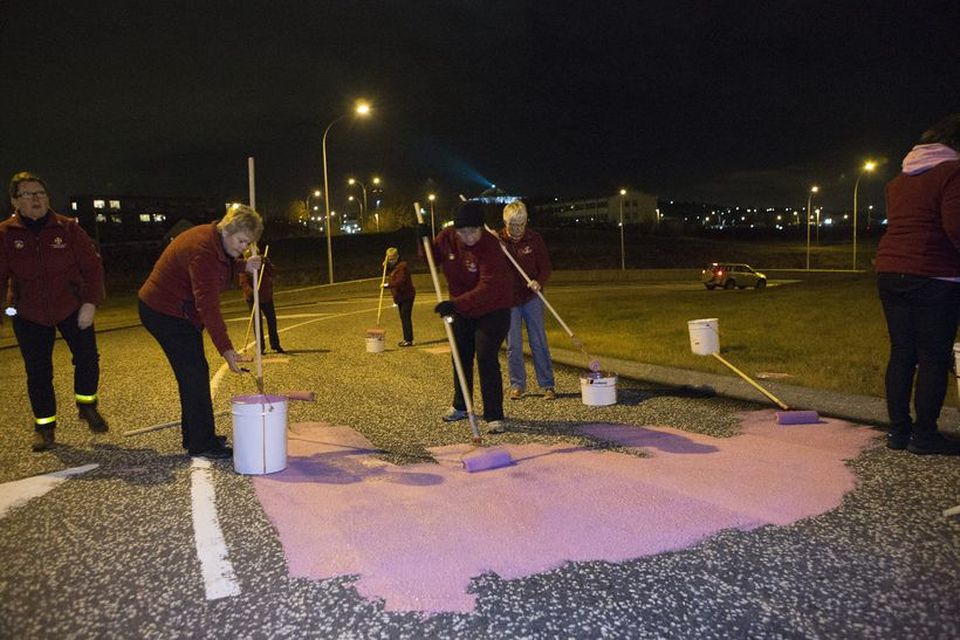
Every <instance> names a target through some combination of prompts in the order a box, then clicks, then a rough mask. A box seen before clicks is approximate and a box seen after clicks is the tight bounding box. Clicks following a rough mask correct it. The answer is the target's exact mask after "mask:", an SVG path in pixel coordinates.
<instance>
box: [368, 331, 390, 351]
mask: <svg viewBox="0 0 960 640" xmlns="http://www.w3.org/2000/svg"><path fill="white" fill-rule="evenodd" d="M386 337H387V331H386V329H367V353H382V352H383V350H384V348H386V344H387V340H386Z"/></svg>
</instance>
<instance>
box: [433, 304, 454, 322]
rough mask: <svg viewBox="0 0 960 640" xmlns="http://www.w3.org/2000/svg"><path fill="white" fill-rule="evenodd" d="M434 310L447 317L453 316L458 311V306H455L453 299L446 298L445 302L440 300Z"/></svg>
mask: <svg viewBox="0 0 960 640" xmlns="http://www.w3.org/2000/svg"><path fill="white" fill-rule="evenodd" d="M433 310H434V311H436V312H437V313H439V314H440V315H441V316H443V317H444V318H446V317H447V316H452V315H453V314H454V313H456V312H457V307H456V306H454V304H453V301H451V300H444V301H443V302H438V303H437V306H435V307H434V308H433Z"/></svg>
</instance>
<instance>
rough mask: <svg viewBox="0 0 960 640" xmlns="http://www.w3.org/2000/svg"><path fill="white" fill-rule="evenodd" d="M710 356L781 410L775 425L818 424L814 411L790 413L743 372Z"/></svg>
mask: <svg viewBox="0 0 960 640" xmlns="http://www.w3.org/2000/svg"><path fill="white" fill-rule="evenodd" d="M710 355H712V356H713V357H714V358H716V359H717V360H719V361H720V362H721V363H723V364H724V365H725V366H726V367H727V368H729V369H730V370H731V371H733V372H734V373H735V374H737V375H738V376H740V377H741V378H743V379H744V380H746V381H747V382H749V383H750V384H751V385H752V386H753V387H754V388H755V389H756V390H757V391H759V392H760V393H762V394H763V395H765V396H766V397H768V398H769V399H771V400H773V402H774V403H775V404H776V405H777V406H778V407H780V408H781V409H783V411H778V412H777V424H813V423H816V422H820V415H819V414H818V413H817V412H816V411H792V410H791V409H790V407H789V406H787V404H786V403H785V402H783V401H782V400H781V399H780V398H778V397H777V396H775V395H773V394H772V393H770V392H769V391H767V390H766V389H764V388H763V387H761V386H760V385H759V384H757V383H756V382H754V381H753V380H752V379H751V378H750V376H748V375H747V374H745V373H744V372H743V371H740V369H737V368H736V367H735V366H733V364H731V363H730V362H728V361H727V360H726V359H725V358H724V357H723V356H721V355H720V354H719V353H717V352H713V353H711V354H710Z"/></svg>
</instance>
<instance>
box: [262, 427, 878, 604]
mask: <svg viewBox="0 0 960 640" xmlns="http://www.w3.org/2000/svg"><path fill="white" fill-rule="evenodd" d="M774 420H775V417H774V414H773V412H768V411H762V412H753V413H749V414H745V415H744V421H743V434H742V435H739V436H736V437H733V438H712V437H709V436H703V435H697V434H692V433H688V432H685V431H680V430H676V429H670V428H667V427H657V428H655V429H654V428H648V427H634V426H630V425H619V424H597V425H589V426H586V427H584V428H583V430H582V431H583V433H584V434H586V435H591V436H593V437H596V438H600V439H603V440H608V441H612V442H617V443H620V444H622V445H624V446H626V447H630V448H633V447H636V448H640V449H642V450H643V451H644V452H645V453H646V454H647V456H648V457H637V456H632V455H627V454H623V453H614V452H609V451H596V450H587V449H584V448H582V447H577V446H572V445H571V446H563V445H553V446H546V445H537V444H529V445H517V446H510V447H508V448H509V451H510V453H511V454H512V456H513V458H514V460H515V461H516V464H515V465H514V466H511V467H506V468H501V469H495V470H491V471H484V472H480V473H472V474H471V473H467V472H465V471H464V470H463V469H462V467H461V466H460V462H459V458H460V456H461V455H463V454H464V453H465V452H467V451H469V450H470V447H469V446H466V445H463V446H451V447H440V448H437V449H433V450H431V452H432V453H433V454H434V455H435V457H436V458H437V461H438V462H439V464H436V465H434V464H418V465H409V466H396V465H392V464H389V463H386V462H383V461H381V460H378V459H376V458H375V457H374V456H373V454H374V453H375V452H374V449H373V447H372V446H371V445H370V443H369V442H367V441H366V440H365V439H364V438H363V436H361V435H359V434H358V433H356V432H355V431H353V430H352V429H350V428H349V427H342V426H329V425H325V424H323V423H306V424H300V425H295V427H294V433H293V434H292V435H291V439H290V442H289V446H288V454H289V458H288V467H287V469H286V470H284V471H282V472H280V473H276V474H273V475H269V476H258V477H255V478H254V479H253V482H254V487H255V488H256V492H257V495H258V497H259V498H260V500H261V502H262V504H263V505H264V509H265V511H266V513H267V515H268V516H269V518H270V519H271V521H272V522H273V523H274V525H275V526H276V528H277V530H278V532H279V535H280V539H281V542H282V544H283V547H284V551H285V553H286V557H287V561H288V564H289V568H290V573H291V575H293V576H297V577H307V578H315V579H321V578H330V577H334V576H341V575H354V576H357V582H356V588H357V590H358V591H359V592H360V593H361V594H362V595H364V596H365V597H368V598H382V599H383V600H384V601H385V606H386V608H387V609H388V610H399V611H424V612H431V613H433V612H443V611H471V610H473V608H474V596H473V595H472V594H470V593H468V592H467V590H468V588H469V584H470V579H471V578H472V577H475V576H479V575H481V574H483V573H486V572H495V573H497V574H498V575H500V576H501V577H503V578H505V579H511V578H517V577H521V576H527V575H531V574H534V573H539V572H543V571H547V570H549V569H552V568H555V567H557V566H560V565H562V564H563V563H565V562H569V561H586V560H606V561H610V562H619V561H623V560H627V559H630V558H636V557H639V556H643V555H649V554H655V553H660V552H664V551H670V550H676V549H683V548H685V547H688V546H691V545H693V544H696V543H697V542H699V541H701V540H703V539H704V538H707V537H709V536H710V535H713V534H715V533H717V532H718V531H721V530H723V529H728V528H731V527H735V528H738V529H742V530H749V529H753V528H756V527H759V526H762V525H765V524H776V525H785V524H789V523H791V522H795V521H797V520H799V519H801V518H805V517H810V516H815V515H818V514H820V513H823V512H825V511H828V510H830V509H833V508H835V507H837V506H838V505H839V504H840V501H841V499H842V497H843V495H844V494H845V493H846V492H848V491H850V490H851V489H853V487H854V486H855V483H856V478H855V477H854V475H853V473H852V472H851V471H850V470H849V469H848V468H847V467H846V466H845V465H844V462H843V461H844V460H847V459H850V458H853V457H855V456H856V455H857V454H858V453H859V452H860V450H861V449H862V448H863V447H864V446H865V445H866V444H867V443H868V442H869V441H870V440H871V439H872V438H873V437H875V435H876V432H874V431H871V430H870V429H867V428H864V427H856V426H853V425H850V424H848V423H845V422H842V421H837V420H827V421H825V422H824V423H821V424H814V425H802V426H790V427H784V426H777V425H776V424H774Z"/></svg>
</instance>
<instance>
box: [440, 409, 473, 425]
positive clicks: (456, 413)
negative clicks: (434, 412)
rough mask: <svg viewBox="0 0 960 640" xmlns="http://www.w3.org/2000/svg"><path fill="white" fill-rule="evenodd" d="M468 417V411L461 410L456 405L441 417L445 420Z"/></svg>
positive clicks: (452, 420)
mask: <svg viewBox="0 0 960 640" xmlns="http://www.w3.org/2000/svg"><path fill="white" fill-rule="evenodd" d="M466 417H467V412H466V411H461V410H460V409H456V408H454V407H450V409H448V410H447V412H446V413H445V414H443V415H442V416H441V417H440V419H441V420H443V421H444V422H456V421H457V420H463V419H464V418H466Z"/></svg>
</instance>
